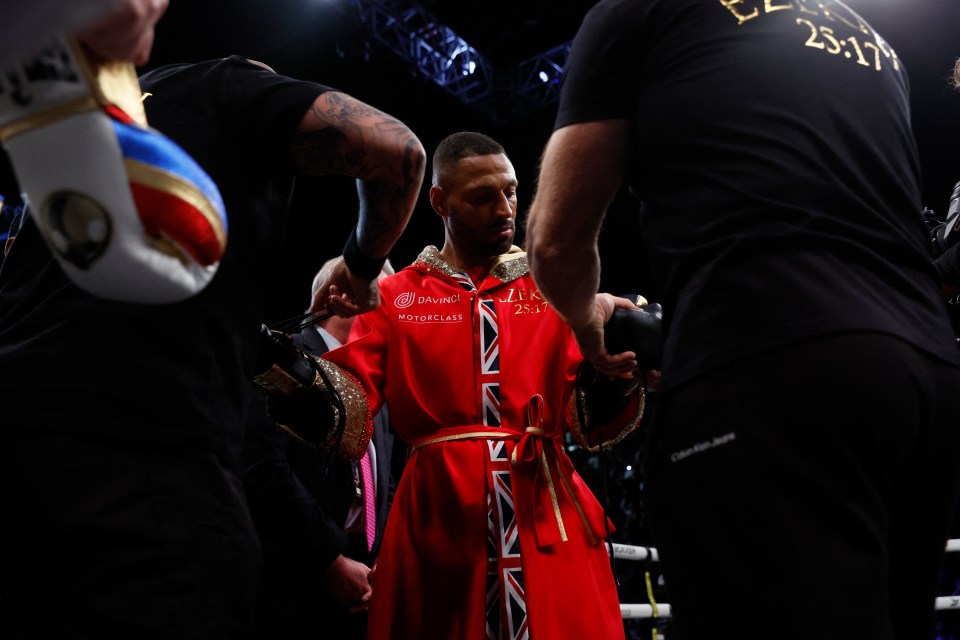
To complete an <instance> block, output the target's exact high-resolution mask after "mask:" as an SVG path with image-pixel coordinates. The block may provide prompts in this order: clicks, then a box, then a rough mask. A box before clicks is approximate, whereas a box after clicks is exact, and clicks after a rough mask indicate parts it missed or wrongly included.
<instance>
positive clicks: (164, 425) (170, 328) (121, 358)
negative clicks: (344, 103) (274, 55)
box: [0, 57, 327, 453]
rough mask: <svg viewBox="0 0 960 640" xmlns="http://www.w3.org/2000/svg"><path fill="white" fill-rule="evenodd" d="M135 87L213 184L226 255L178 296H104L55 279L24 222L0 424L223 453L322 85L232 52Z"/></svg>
mask: <svg viewBox="0 0 960 640" xmlns="http://www.w3.org/2000/svg"><path fill="white" fill-rule="evenodd" d="M141 86H142V88H143V91H145V92H148V93H149V94H150V95H149V97H147V98H146V100H145V102H144V105H145V108H146V110H147V118H148V121H149V122H150V124H151V126H152V127H154V128H156V129H157V130H159V131H162V132H163V133H164V134H166V135H167V136H169V137H170V138H172V139H173V140H174V141H176V142H177V143H179V144H180V145H181V146H182V147H183V148H184V149H186V151H187V152H189V153H190V154H191V155H192V156H193V157H194V158H195V159H196V160H197V161H198V162H199V164H200V165H201V166H202V167H203V168H204V169H205V170H206V171H207V172H208V173H209V174H210V176H211V177H212V178H213V179H214V181H215V182H216V183H217V185H218V186H219V188H220V191H221V194H222V195H223V199H224V203H225V205H226V209H227V215H228V224H229V228H228V240H227V251H226V254H225V256H224V258H223V259H222V261H221V263H220V267H219V270H218V271H217V274H216V276H215V277H214V279H213V280H212V282H211V283H210V284H209V285H208V286H207V288H206V289H204V290H203V291H202V292H201V293H200V294H198V295H196V296H194V297H193V298H190V299H188V300H186V301H184V302H181V303H177V304H167V305H140V304H125V303H118V302H111V301H106V300H102V299H98V298H95V297H92V296H90V295H88V294H86V293H85V292H83V291H82V290H80V289H79V288H77V287H76V286H74V285H73V284H72V283H71V282H70V281H69V280H68V279H67V278H66V276H65V275H64V274H63V272H62V270H61V269H60V267H59V266H58V265H57V263H56V262H55V261H54V260H53V259H52V257H51V255H50V253H49V251H48V250H47V248H46V246H45V245H44V244H43V242H42V239H41V238H40V235H39V232H38V231H37V229H36V228H35V227H34V226H33V223H32V220H30V219H29V218H28V222H27V224H26V225H25V227H24V228H23V229H22V230H21V232H20V234H19V236H18V237H17V239H16V241H15V242H14V243H13V247H12V249H11V251H10V254H9V256H8V260H7V262H6V263H5V264H4V265H3V270H2V272H0V404H2V406H3V419H2V420H0V424H2V427H0V433H5V434H8V435H13V434H16V433H24V432H27V433H29V432H34V433H36V430H38V429H40V430H46V431H51V432H57V433H78V434H86V435H91V436H109V437H122V438H130V439H133V440H141V441H148V442H160V443H174V444H189V445H196V446H209V447H213V448H214V449H215V450H216V451H217V452H218V453H223V450H224V446H225V445H226V444H228V443H227V442H226V438H227V436H228V434H229V433H230V431H231V429H233V428H235V426H236V425H239V424H241V421H242V412H243V407H245V406H246V404H245V401H246V399H247V394H248V390H249V388H250V387H251V384H250V376H251V375H252V368H253V361H254V358H255V356H256V348H257V341H258V336H259V327H260V322H261V317H262V313H263V305H264V299H265V296H266V288H267V286H268V284H269V282H270V281H271V278H276V277H280V276H279V274H276V273H272V272H271V264H270V262H271V256H272V255H273V254H274V253H275V252H276V251H277V247H278V245H279V241H280V239H281V236H282V233H283V228H284V221H285V217H286V214H287V209H288V205H289V199H290V195H291V191H292V188H293V178H294V168H293V164H292V158H291V152H290V149H291V143H292V141H293V135H294V132H295V130H296V126H297V124H298V123H299V122H300V120H301V119H302V117H303V115H304V114H305V113H306V112H307V110H308V108H309V106H310V105H311V104H312V103H313V101H314V100H315V99H316V97H317V96H318V95H320V94H321V93H323V92H324V91H326V90H327V88H326V87H323V86H320V85H317V84H313V83H308V82H302V81H298V80H294V79H291V78H286V77H283V76H280V75H277V74H274V73H271V72H269V71H267V70H266V69H263V68H262V67H259V66H257V65H254V64H251V63H249V62H248V61H246V60H244V59H242V58H239V57H231V58H226V59H223V60H213V61H209V62H203V63H199V64H192V65H173V66H169V67H163V68H160V69H157V70H155V71H153V72H150V73H147V74H146V75H144V76H143V77H142V78H141ZM229 445H230V446H231V447H233V446H235V443H233V442H230V443H229Z"/></svg>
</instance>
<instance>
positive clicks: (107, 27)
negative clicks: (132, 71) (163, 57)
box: [77, 0, 169, 65]
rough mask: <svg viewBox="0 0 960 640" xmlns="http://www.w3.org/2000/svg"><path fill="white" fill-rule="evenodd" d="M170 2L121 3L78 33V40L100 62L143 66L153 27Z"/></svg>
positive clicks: (135, 0) (132, 0)
mask: <svg viewBox="0 0 960 640" xmlns="http://www.w3.org/2000/svg"><path fill="white" fill-rule="evenodd" d="M168 1H169V0H124V1H123V2H122V3H120V5H119V6H118V7H117V8H116V9H114V10H113V11H111V12H110V13H108V14H107V15H106V16H104V17H102V18H101V19H100V20H98V21H97V22H95V23H94V24H91V25H89V26H87V27H86V28H84V29H83V30H82V31H80V32H79V33H77V39H78V40H80V42H82V43H83V44H85V45H86V46H87V48H88V49H89V50H90V51H91V52H92V53H93V54H94V55H95V56H97V57H99V58H101V59H102V60H120V61H124V62H132V63H133V64H136V65H142V64H146V62H147V60H149V59H150V50H151V49H153V27H154V25H155V24H156V23H157V21H158V20H160V17H161V16H162V15H163V13H164V12H165V11H166V10H167V4H168Z"/></svg>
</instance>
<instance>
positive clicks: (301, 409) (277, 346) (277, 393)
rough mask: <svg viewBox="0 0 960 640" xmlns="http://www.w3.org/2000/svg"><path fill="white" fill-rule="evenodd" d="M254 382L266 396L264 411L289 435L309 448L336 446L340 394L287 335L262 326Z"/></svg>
mask: <svg viewBox="0 0 960 640" xmlns="http://www.w3.org/2000/svg"><path fill="white" fill-rule="evenodd" d="M254 382H256V383H257V385H258V386H259V387H260V390H261V391H263V392H264V393H265V394H266V396H267V414H268V415H269V416H270V418H271V419H272V420H273V421H274V422H276V423H277V424H278V425H279V426H280V427H281V428H283V429H284V430H285V431H287V432H288V433H289V434H290V435H292V436H293V437H294V438H296V439H297V440H299V441H301V442H303V443H304V444H307V445H309V446H311V447H319V448H323V449H332V448H335V447H336V446H337V436H338V432H339V431H340V428H341V427H342V423H343V421H344V411H343V409H342V403H340V401H339V400H340V397H339V395H337V393H336V391H335V390H334V389H333V388H331V387H330V385H328V384H327V382H326V379H325V377H324V376H323V373H322V371H321V369H320V365H319V363H317V361H316V360H314V359H313V358H312V357H310V356H309V355H307V354H305V353H304V352H303V351H301V350H300V349H298V348H297V347H296V346H294V344H293V340H292V339H291V338H290V336H288V335H286V334H284V333H280V332H279V331H272V330H271V329H269V328H268V327H267V326H266V325H263V326H262V327H261V329H260V351H259V353H258V354H257V363H256V374H255V375H254Z"/></svg>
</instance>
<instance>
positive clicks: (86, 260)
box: [0, 41, 227, 304]
mask: <svg viewBox="0 0 960 640" xmlns="http://www.w3.org/2000/svg"><path fill="white" fill-rule="evenodd" d="M0 141H2V144H3V146H4V148H5V149H6V151H7V152H8V154H9V156H10V161H11V164H12V166H13V169H14V173H15V174H16V178H17V181H18V182H19V185H20V188H21V190H22V191H23V192H24V193H25V194H26V196H27V199H28V201H29V205H30V211H31V215H32V216H33V217H34V219H35V222H36V223H37V227H38V228H39V229H40V232H41V235H42V236H43V238H44V240H45V242H46V243H47V245H48V246H49V247H50V250H51V252H52V253H53V255H54V257H55V258H56V260H57V261H58V262H59V264H60V265H61V267H62V268H63V270H64V272H65V273H66V275H67V276H68V277H69V278H70V279H71V280H73V282H74V283H76V284H77V285H78V286H79V287H81V288H82V289H84V290H86V291H88V292H89V293H91V294H93V295H96V296H99V297H102V298H107V299H111V300H119V301H124V302H136V303H150V304H162V303H173V302H178V301H181V300H184V299H187V298H189V297H191V296H193V295H195V294H197V293H199V292H200V291H201V290H203V288H204V287H205V286H206V285H207V284H208V283H209V282H210V280H211V279H212V278H213V276H214V274H215V273H216V270H217V268H218V266H219V261H220V259H221V258H222V256H223V253H224V251H225V250H226V239H227V219H226V212H225V210H224V206H223V201H222V199H221V197H220V192H219V191H218V189H217V187H216V185H215V184H214V182H213V180H212V179H211V178H210V177H209V176H208V175H207V174H206V172H204V170H203V169H202V168H201V167H200V166H199V165H198V164H197V163H196V162H195V161H194V160H193V159H192V158H191V157H190V156H189V155H188V154H187V153H186V152H185V151H184V150H183V149H182V148H181V147H179V146H178V145H177V144H176V143H174V142H173V141H172V140H170V139H169V138H167V137H165V136H164V135H162V134H161V133H159V132H158V131H156V130H154V129H151V128H150V127H149V126H148V125H147V120H146V115H145V113H144V110H143V105H142V103H141V94H140V86H139V82H138V81H137V77H136V72H135V70H134V68H133V65H130V64H127V63H117V62H111V63H105V64H100V65H94V64H92V63H91V62H90V60H88V58H87V56H86V54H85V52H84V50H83V49H82V47H81V46H80V45H79V44H77V43H76V42H72V41H59V42H56V43H54V44H52V45H51V46H49V47H47V48H46V49H44V50H43V51H42V52H41V53H40V54H39V55H37V56H36V57H34V58H32V59H30V60H28V61H26V62H24V63H22V64H20V65H17V66H16V67H14V68H12V69H8V70H7V71H6V72H5V73H3V74H2V79H0Z"/></svg>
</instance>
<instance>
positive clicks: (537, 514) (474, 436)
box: [411, 395, 605, 547]
mask: <svg viewBox="0 0 960 640" xmlns="http://www.w3.org/2000/svg"><path fill="white" fill-rule="evenodd" d="M526 422H527V427H526V429H525V430H524V432H523V434H518V433H514V432H505V431H503V430H501V429H497V428H493V427H482V426H480V427H460V428H455V429H448V430H443V431H441V432H440V434H439V435H436V436H433V437H428V438H422V439H420V440H417V441H415V442H414V443H413V444H412V446H411V448H412V450H414V451H415V450H417V449H420V448H422V447H425V446H428V445H431V444H438V443H442V442H453V441H457V440H511V441H515V442H516V445H515V446H514V449H513V452H512V454H511V456H510V466H511V468H512V470H511V474H510V475H511V478H513V490H514V501H515V502H516V503H517V504H523V507H521V508H522V509H526V510H527V513H529V514H531V515H532V516H533V523H534V528H535V532H536V538H537V546H539V547H547V546H550V545H553V544H557V543H560V542H566V541H567V540H568V533H567V524H566V523H565V521H564V518H563V515H562V511H563V509H562V507H563V506H567V511H569V508H570V507H572V508H573V509H574V510H575V511H576V513H577V514H578V515H579V517H580V520H581V522H582V523H583V527H584V531H585V533H586V536H587V539H588V540H589V541H590V544H596V543H597V542H598V541H599V540H601V539H603V537H604V517H605V516H604V514H603V509H602V508H601V507H600V505H599V504H598V503H597V502H596V498H594V497H593V495H592V494H591V493H590V491H589V489H587V488H586V485H585V484H584V483H583V481H582V480H580V479H579V478H578V477H576V471H575V469H574V467H573V463H572V462H571V461H570V458H569V457H567V455H566V453H565V452H564V450H563V441H562V438H561V436H560V434H551V433H548V432H547V431H546V430H544V429H543V424H542V423H543V398H542V397H541V396H540V395H535V396H533V397H532V398H531V399H530V403H529V404H528V406H527V420H526ZM444 431H446V433H444ZM584 503H589V506H590V507H592V508H590V509H589V513H588V510H587V509H585V508H584Z"/></svg>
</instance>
